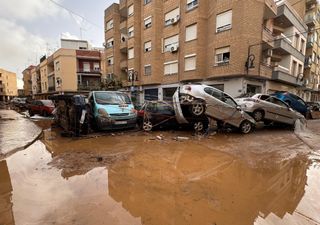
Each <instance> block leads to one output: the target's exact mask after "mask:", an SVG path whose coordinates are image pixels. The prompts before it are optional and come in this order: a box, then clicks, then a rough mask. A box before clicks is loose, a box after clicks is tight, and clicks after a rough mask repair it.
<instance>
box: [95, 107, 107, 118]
mask: <svg viewBox="0 0 320 225" xmlns="http://www.w3.org/2000/svg"><path fill="white" fill-rule="evenodd" d="M98 115H99V116H101V117H109V114H108V113H107V111H106V110H105V109H102V108H100V109H98Z"/></svg>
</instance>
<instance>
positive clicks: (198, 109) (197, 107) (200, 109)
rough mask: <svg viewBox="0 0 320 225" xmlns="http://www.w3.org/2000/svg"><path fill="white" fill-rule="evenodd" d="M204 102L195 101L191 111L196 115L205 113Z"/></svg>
mask: <svg viewBox="0 0 320 225" xmlns="http://www.w3.org/2000/svg"><path fill="white" fill-rule="evenodd" d="M204 111H205V109H204V104H202V103H194V104H192V106H191V112H192V114H193V115H194V116H201V115H202V114H203V113H204Z"/></svg>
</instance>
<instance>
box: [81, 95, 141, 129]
mask: <svg viewBox="0 0 320 225" xmlns="http://www.w3.org/2000/svg"><path fill="white" fill-rule="evenodd" d="M86 116H87V117H86V118H87V121H88V122H89V124H90V125H91V128H93V129H96V130H114V129H124V128H135V127H136V121H137V114H136V110H135V109H134V105H133V104H132V101H131V99H130V97H129V96H128V95H127V94H126V93H123V92H120V91H92V92H90V93H89V97H88V104H87V114H86Z"/></svg>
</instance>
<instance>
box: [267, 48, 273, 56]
mask: <svg viewBox="0 0 320 225" xmlns="http://www.w3.org/2000/svg"><path fill="white" fill-rule="evenodd" d="M267 56H269V57H271V56H272V49H268V51H267Z"/></svg>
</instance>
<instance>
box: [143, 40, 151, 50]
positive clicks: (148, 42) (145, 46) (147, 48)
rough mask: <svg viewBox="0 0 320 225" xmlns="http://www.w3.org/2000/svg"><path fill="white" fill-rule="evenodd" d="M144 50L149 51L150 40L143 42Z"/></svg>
mask: <svg viewBox="0 0 320 225" xmlns="http://www.w3.org/2000/svg"><path fill="white" fill-rule="evenodd" d="M144 51H145V52H150V51H151V41H147V42H145V43H144Z"/></svg>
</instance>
